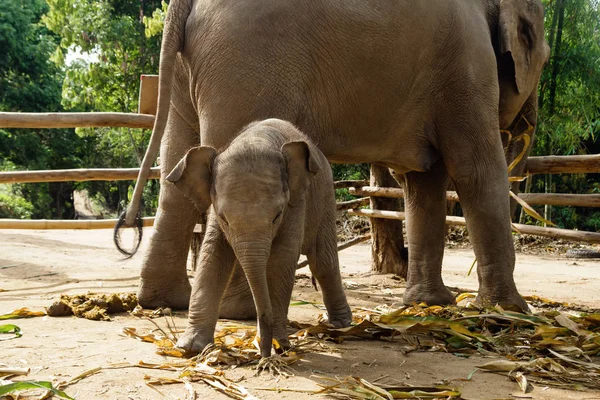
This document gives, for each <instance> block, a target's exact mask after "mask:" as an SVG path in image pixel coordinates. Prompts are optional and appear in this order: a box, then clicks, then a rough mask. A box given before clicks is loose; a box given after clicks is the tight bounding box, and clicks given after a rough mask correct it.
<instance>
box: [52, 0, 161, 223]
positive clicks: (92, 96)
mask: <svg viewBox="0 0 600 400" xmlns="http://www.w3.org/2000/svg"><path fill="white" fill-rule="evenodd" d="M48 4H49V7H50V11H49V12H48V14H47V15H45V16H44V19H43V21H44V24H45V25H46V26H47V27H48V28H49V29H51V30H52V31H53V32H55V33H56V34H58V35H59V36H60V37H61V42H60V48H59V49H60V50H59V51H60V53H61V55H60V56H58V57H55V58H56V59H57V60H60V59H65V58H66V56H67V54H68V53H69V52H71V53H72V52H73V51H75V50H77V51H79V52H80V53H81V54H82V56H83V57H81V58H79V59H77V60H75V61H73V62H71V63H70V64H69V65H65V66H64V69H65V72H66V74H65V79H64V82H63V89H62V104H63V106H64V107H65V108H66V109H68V110H73V111H119V112H137V105H138V93H139V85H140V84H139V82H140V75H142V74H153V73H154V74H156V73H158V60H159V53H160V35H158V34H159V33H160V32H161V31H162V22H161V18H162V19H164V12H165V11H166V4H165V3H161V1H160V0H145V1H143V2H140V1H139V0H48ZM161 7H162V8H161ZM148 15H153V18H148ZM147 32H148V35H147ZM77 134H78V135H79V136H80V137H82V138H84V139H85V146H86V147H87V149H86V152H85V157H84V164H85V165H86V166H88V167H96V168H127V167H139V165H140V164H141V159H142V158H143V155H144V151H145V148H146V144H147V142H148V140H149V138H150V131H144V130H141V129H128V128H100V129H89V128H81V129H77ZM132 184H133V182H93V183H92V182H90V183H85V184H82V185H80V186H81V187H85V188H87V189H88V190H89V192H90V194H91V195H93V196H95V195H97V194H101V195H102V197H103V203H104V204H105V205H106V206H107V207H108V208H109V209H111V210H119V209H122V208H123V207H124V206H125V205H126V204H127V192H128V190H129V187H130V186H131V185H132ZM144 193H145V195H144V204H145V210H144V212H145V213H146V214H153V213H154V211H155V210H156V204H157V201H156V197H157V194H158V185H156V184H151V185H147V187H146V190H145V192H144Z"/></svg>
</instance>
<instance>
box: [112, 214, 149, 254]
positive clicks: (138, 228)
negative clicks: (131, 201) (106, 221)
mask: <svg viewBox="0 0 600 400" xmlns="http://www.w3.org/2000/svg"><path fill="white" fill-rule="evenodd" d="M126 218H127V210H125V211H123V212H122V213H121V215H120V216H119V220H118V221H117V224H116V225H115V230H114V232H113V241H114V242H115V246H116V247H117V250H119V252H120V253H121V254H123V255H124V256H125V259H128V258H131V257H133V256H134V255H135V253H137V251H138V249H139V247H140V243H142V234H143V233H144V225H143V222H142V216H141V214H140V213H139V212H138V213H137V215H136V216H135V220H134V222H133V224H127V223H126V222H125V220H126ZM124 225H125V227H132V228H134V229H135V237H134V239H133V247H132V248H131V250H128V249H125V248H124V247H123V246H122V242H121V229H122V228H123V226H124Z"/></svg>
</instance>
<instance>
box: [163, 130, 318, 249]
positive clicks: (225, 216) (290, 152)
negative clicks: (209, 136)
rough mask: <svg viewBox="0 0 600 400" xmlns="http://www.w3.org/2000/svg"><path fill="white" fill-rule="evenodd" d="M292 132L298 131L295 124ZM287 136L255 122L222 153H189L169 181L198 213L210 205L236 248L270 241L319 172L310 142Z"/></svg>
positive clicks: (205, 149)
mask: <svg viewBox="0 0 600 400" xmlns="http://www.w3.org/2000/svg"><path fill="white" fill-rule="evenodd" d="M283 127H284V128H285V127H286V125H283ZM289 129H294V130H295V128H294V127H293V126H292V125H291V124H289ZM296 132H297V131H296ZM289 136H290V135H286V132H283V131H282V126H281V124H280V125H279V126H277V127H274V126H272V125H268V124H264V123H257V124H253V125H251V126H250V127H248V128H247V129H246V130H244V131H243V132H242V133H241V134H240V135H239V136H238V137H237V138H236V139H235V140H234V141H233V142H232V143H231V144H230V145H229V146H228V147H227V149H225V150H224V151H222V152H221V153H219V154H217V152H216V150H215V149H213V148H212V147H208V146H200V147H196V148H193V149H191V150H190V151H189V152H188V153H187V154H186V155H185V157H183V159H181V161H180V162H179V163H178V164H177V166H176V167H175V168H174V169H173V171H172V172H171V173H170V174H169V175H168V176H167V180H168V181H170V182H173V183H174V184H175V186H176V187H177V188H178V189H179V190H181V191H182V192H183V193H184V194H185V195H186V196H187V197H188V198H189V199H191V200H192V201H193V202H194V204H195V205H196V207H197V208H198V210H200V211H202V212H203V211H205V210H206V209H207V208H208V207H209V206H210V205H211V204H212V205H213V208H214V211H215V215H216V218H217V221H218V223H219V225H220V227H221V229H222V230H223V231H224V232H225V234H226V236H227V238H228V240H229V241H230V243H231V244H232V245H233V246H234V247H236V246H235V243H236V242H240V241H242V242H246V241H248V240H249V239H252V240H259V239H260V240H261V241H266V242H269V243H270V242H271V241H272V239H273V237H274V236H275V234H276V233H277V231H278V229H279V227H280V225H281V222H282V221H283V220H284V217H285V215H286V210H287V209H288V208H289V207H295V206H299V205H300V204H301V202H302V200H303V198H304V195H305V192H306V189H307V187H308V186H309V183H310V179H311V177H312V176H313V175H314V174H316V173H317V172H318V171H319V170H320V168H321V165H320V163H319V159H318V158H317V157H315V154H313V151H311V147H310V146H309V145H308V143H307V142H306V141H303V140H292V141H289V139H288V138H289ZM292 137H294V138H297V137H298V135H297V134H296V135H294V136H292ZM299 222H300V221H299Z"/></svg>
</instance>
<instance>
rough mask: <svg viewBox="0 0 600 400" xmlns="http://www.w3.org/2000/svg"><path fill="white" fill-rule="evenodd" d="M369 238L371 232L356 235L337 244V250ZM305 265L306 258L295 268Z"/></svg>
mask: <svg viewBox="0 0 600 400" xmlns="http://www.w3.org/2000/svg"><path fill="white" fill-rule="evenodd" d="M369 239H371V234H369V233H367V234H365V235H361V236H357V237H355V238H353V239H350V240H348V241H346V242H344V243H340V244H338V246H337V251H342V250H344V249H347V248H348V247H352V246H354V245H355V244H359V243H362V242H365V241H367V240H369ZM307 265H308V260H304V261H302V262H299V263H298V266H297V267H296V269H300V268H304V267H306V266H307Z"/></svg>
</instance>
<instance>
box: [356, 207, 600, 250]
mask: <svg viewBox="0 0 600 400" xmlns="http://www.w3.org/2000/svg"><path fill="white" fill-rule="evenodd" d="M348 214H350V215H362V216H364V217H369V218H385V219H395V220H404V219H406V216H405V214H404V213H403V212H399V211H382V210H369V209H361V210H348ZM446 224H447V225H459V226H466V225H467V223H466V221H465V219H464V218H462V217H446ZM512 226H513V229H514V230H515V231H517V232H519V233H524V234H527V235H537V236H547V237H551V238H554V239H566V240H573V241H580V242H588V243H600V233H598V232H585V231H574V230H569V229H560V228H543V227H541V226H533V225H523V224H512Z"/></svg>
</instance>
